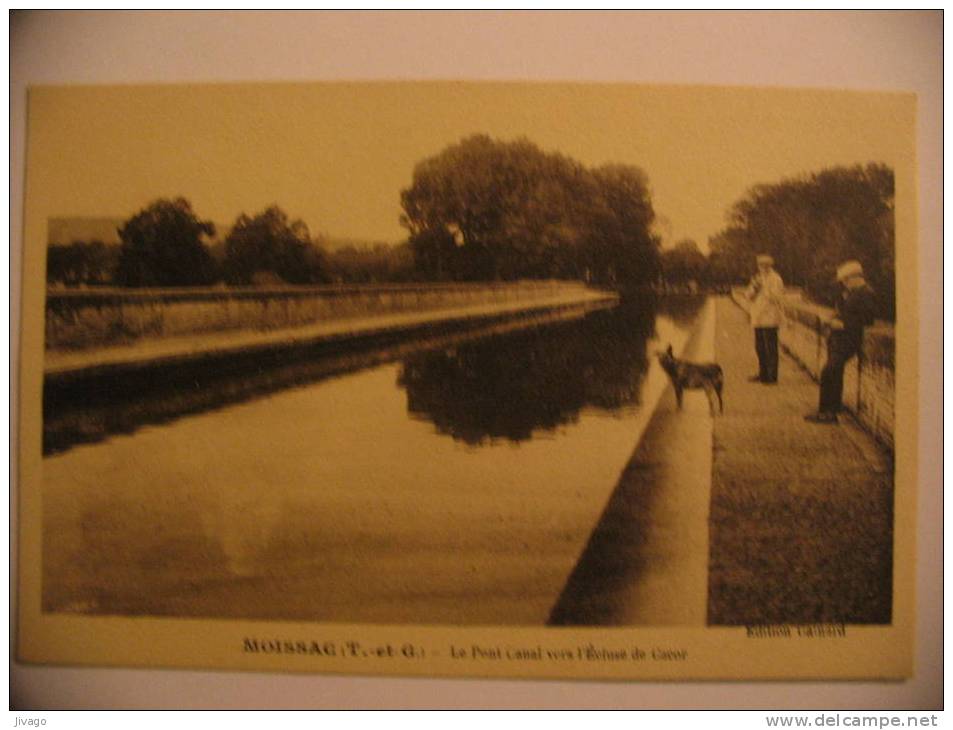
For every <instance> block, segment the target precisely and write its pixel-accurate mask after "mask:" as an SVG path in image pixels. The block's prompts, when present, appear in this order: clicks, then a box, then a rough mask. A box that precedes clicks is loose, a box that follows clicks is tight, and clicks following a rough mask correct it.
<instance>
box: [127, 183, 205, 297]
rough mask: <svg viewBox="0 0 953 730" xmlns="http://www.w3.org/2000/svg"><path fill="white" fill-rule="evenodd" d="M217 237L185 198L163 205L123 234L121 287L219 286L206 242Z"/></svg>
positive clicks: (146, 211)
mask: <svg viewBox="0 0 953 730" xmlns="http://www.w3.org/2000/svg"><path fill="white" fill-rule="evenodd" d="M213 235H215V226H214V224H213V223H212V222H211V221H203V220H200V219H199V218H198V217H197V216H196V215H195V213H194V212H193V211H192V205H191V204H190V203H189V201H187V200H186V199H185V198H175V199H174V200H167V199H160V200H156V201H155V202H153V203H151V204H150V205H149V206H147V207H146V208H144V209H143V210H141V211H140V212H139V213H137V214H136V215H134V216H133V217H132V218H130V219H129V220H128V221H126V222H125V224H123V226H122V227H121V228H120V229H119V238H120V240H121V242H122V244H121V247H120V250H119V263H118V266H117V269H116V281H117V283H118V284H120V285H121V286H134V287H145V286H195V285H202V284H210V283H211V282H212V281H214V280H215V266H214V264H213V262H212V258H211V256H210V255H209V251H208V247H207V246H206V245H205V242H204V239H205V238H206V237H209V236H213Z"/></svg>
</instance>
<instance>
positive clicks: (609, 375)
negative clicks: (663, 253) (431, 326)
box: [398, 295, 704, 446]
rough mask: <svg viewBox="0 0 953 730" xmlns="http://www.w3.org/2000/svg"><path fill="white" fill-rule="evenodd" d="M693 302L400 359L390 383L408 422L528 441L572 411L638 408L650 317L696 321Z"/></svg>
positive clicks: (622, 310)
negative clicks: (403, 394) (402, 392)
mask: <svg viewBox="0 0 953 730" xmlns="http://www.w3.org/2000/svg"><path fill="white" fill-rule="evenodd" d="M703 303H704V299H703V298H702V297H692V298H689V297H681V298H676V299H673V300H671V301H659V300H656V299H655V298H654V297H652V296H650V295H642V296H639V297H629V298H626V299H623V301H622V302H621V303H620V305H619V306H618V307H615V308H614V309H611V310H602V311H597V312H592V313H590V314H589V315H587V316H586V317H584V318H583V319H579V320H574V321H570V322H562V323H558V324H553V325H547V326H544V327H538V328H534V329H531V330H523V331H519V332H514V333H511V334H507V335H503V336H494V337H490V338H487V339H481V340H477V341H473V342H468V343H465V344H461V345H459V346H457V347H455V348H452V349H447V350H443V351H430V352H425V353H420V354H416V355H413V356H411V357H408V358H407V359H406V360H404V362H403V364H402V366H401V369H400V373H399V376H398V385H399V386H401V387H403V388H405V389H406V391H407V409H408V411H409V412H410V414H411V415H412V416H413V417H416V418H420V419H424V420H428V421H431V422H433V423H434V425H435V426H436V427H437V430H438V432H440V433H444V434H448V435H450V436H452V437H453V438H454V439H458V440H461V441H463V442H465V443H467V444H469V445H473V446H476V445H480V444H484V443H487V442H488V441H492V440H494V439H507V440H510V441H513V442H519V441H525V440H528V439H530V438H531V437H532V436H533V435H534V433H538V432H539V431H544V432H545V431H552V430H554V429H556V428H558V427H559V426H562V425H565V424H568V423H572V422H574V421H575V420H576V419H577V418H578V416H579V413H580V411H581V410H582V409H584V408H596V409H600V410H603V411H606V412H610V413H611V412H615V411H618V410H620V409H623V408H626V407H633V406H637V405H638V404H639V400H640V390H641V384H642V380H643V378H644V376H645V373H646V371H647V370H648V365H649V354H650V353H648V352H647V347H648V343H649V341H650V340H651V339H652V337H653V336H654V335H655V319H656V316H657V314H659V313H664V314H665V315H666V316H669V317H671V318H672V319H673V320H675V321H676V322H677V323H678V322H690V321H691V320H693V319H694V317H695V316H696V315H697V313H698V311H699V309H700V307H701V305H702V304H703Z"/></svg>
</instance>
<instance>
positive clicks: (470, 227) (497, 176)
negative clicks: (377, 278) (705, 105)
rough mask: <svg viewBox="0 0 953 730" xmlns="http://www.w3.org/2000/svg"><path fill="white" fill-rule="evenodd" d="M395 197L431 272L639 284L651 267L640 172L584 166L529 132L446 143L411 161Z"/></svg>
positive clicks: (653, 248)
mask: <svg viewBox="0 0 953 730" xmlns="http://www.w3.org/2000/svg"><path fill="white" fill-rule="evenodd" d="M401 204H402V206H403V210H404V214H403V216H402V218H401V222H402V223H403V225H404V226H405V227H406V228H407V229H408V230H409V231H410V243H411V246H412V249H413V251H414V256H415V261H416V263H417V266H418V268H419V269H420V270H421V273H422V274H424V275H425V276H427V277H429V278H435V279H465V280H481V279H484V280H492V279H518V278H548V277H557V276H558V277H578V278H586V279H591V280H595V281H598V282H603V283H615V282H622V283H628V284H638V283H645V282H647V281H650V280H651V279H652V278H653V276H654V274H655V270H656V268H657V255H658V252H657V248H658V242H657V241H656V240H655V239H654V238H653V237H652V236H651V235H650V234H649V226H650V225H651V222H652V220H653V218H654V213H653V211H652V206H651V202H650V200H649V195H648V187H647V182H646V178H645V175H644V174H643V173H642V172H641V171H640V170H638V169H637V168H634V167H628V166H623V165H613V166H606V167H603V168H598V169H596V170H590V169H587V168H585V167H583V166H582V165H581V164H580V163H578V162H576V161H574V160H572V159H570V158H568V157H565V156H563V155H559V154H555V153H545V152H543V151H542V150H540V149H539V148H538V147H537V146H536V145H534V144H533V143H532V142H530V141H529V140H526V139H518V140H516V141H513V142H503V141H498V140H494V139H492V138H490V137H488V136H486V135H475V136H472V137H469V138H467V139H464V140H463V141H461V142H460V143H458V144H456V145H452V146H450V147H448V148H446V149H445V150H443V151H442V152H440V153H439V154H437V155H435V156H434V157H430V158H428V159H426V160H424V161H422V162H421V163H419V164H418V165H417V167H416V168H415V170H414V175H413V182H412V184H411V186H410V187H409V188H407V189H406V190H404V191H403V192H402V193H401Z"/></svg>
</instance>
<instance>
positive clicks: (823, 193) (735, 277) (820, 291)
mask: <svg viewBox="0 0 953 730" xmlns="http://www.w3.org/2000/svg"><path fill="white" fill-rule="evenodd" d="M709 249H710V251H709V255H708V270H707V271H708V273H707V276H708V277H709V279H710V280H711V281H714V282H728V283H737V282H742V281H745V280H746V279H747V278H748V277H749V276H750V275H751V273H752V270H753V268H754V264H753V261H754V257H755V256H756V255H757V254H759V253H768V254H770V255H771V256H773V258H774V260H775V267H776V268H777V270H778V272H779V273H780V274H781V276H782V278H783V279H784V281H785V283H786V284H789V285H793V286H799V287H803V288H804V290H805V291H806V292H807V293H808V295H809V296H810V297H811V298H812V299H813V300H815V301H818V302H821V303H824V304H832V303H833V302H834V300H835V297H836V296H837V292H838V289H837V283H836V280H835V272H836V270H837V266H838V265H839V264H840V263H842V262H843V261H845V260H847V259H856V260H858V261H860V262H861V264H862V265H863V267H864V273H865V275H866V278H867V280H868V281H869V282H870V284H871V286H872V287H873V289H874V291H875V293H876V295H877V300H878V307H879V310H880V311H879V314H880V316H881V317H883V318H885V319H893V317H894V313H895V308H896V303H895V278H894V269H895V256H894V175H893V171H892V170H891V169H890V168H889V167H887V166H886V165H882V164H870V165H863V166H861V165H857V166H853V167H835V168H830V169H826V170H822V171H820V172H816V173H813V174H810V175H805V176H802V177H799V178H794V179H788V180H782V181H780V182H778V183H774V184H770V185H758V186H755V187H754V188H752V189H751V190H750V191H749V192H748V194H747V195H746V196H745V197H744V198H742V199H741V200H739V201H737V202H736V203H735V204H734V206H732V208H731V210H730V211H729V214H728V225H727V227H726V228H725V229H724V230H722V231H721V232H719V233H718V234H717V235H715V236H713V237H712V238H711V239H709Z"/></svg>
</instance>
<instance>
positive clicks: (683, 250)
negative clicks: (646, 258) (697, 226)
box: [661, 238, 708, 285]
mask: <svg viewBox="0 0 953 730" xmlns="http://www.w3.org/2000/svg"><path fill="white" fill-rule="evenodd" d="M661 270H662V271H661V273H662V279H663V281H664V282H665V283H666V284H676V285H684V284H688V283H690V282H693V283H695V284H702V283H707V279H708V258H707V257H706V256H705V254H703V253H702V252H701V249H700V248H699V247H698V244H697V243H695V241H694V240H692V239H691V238H685V239H682V240H681V241H679V242H678V243H676V244H675V246H674V247H673V248H670V249H664V250H663V251H662V253H661Z"/></svg>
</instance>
